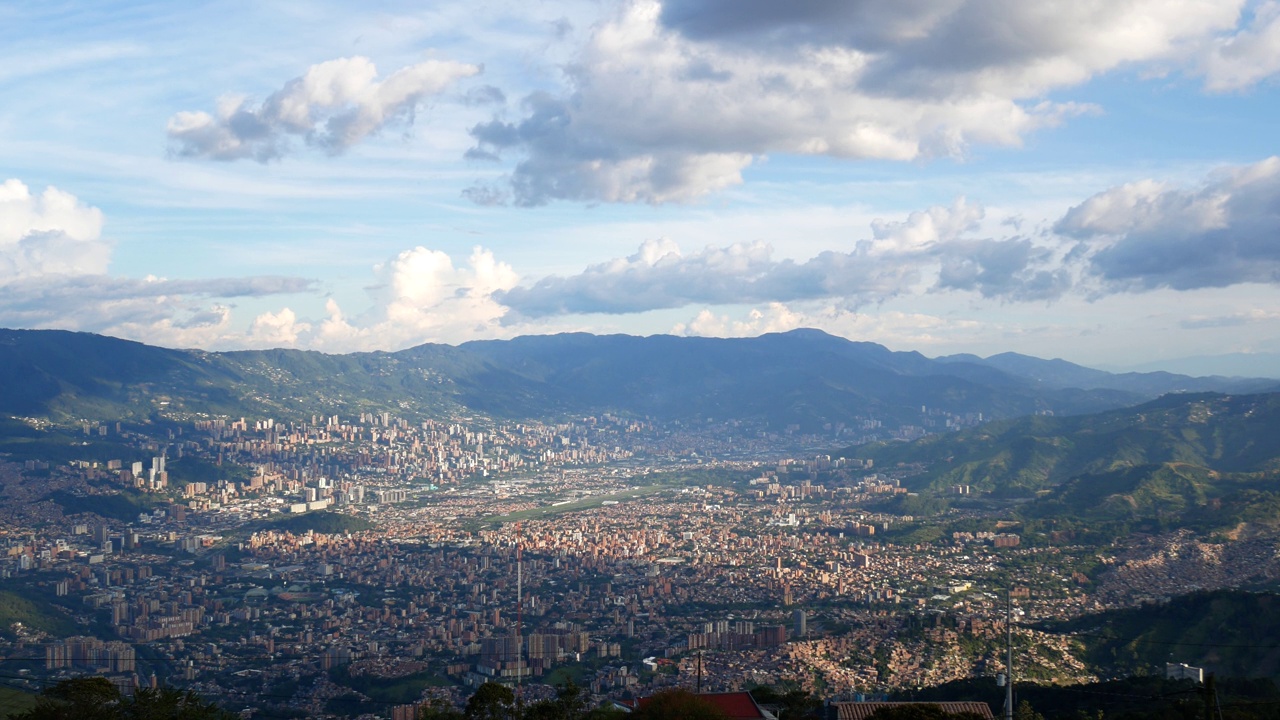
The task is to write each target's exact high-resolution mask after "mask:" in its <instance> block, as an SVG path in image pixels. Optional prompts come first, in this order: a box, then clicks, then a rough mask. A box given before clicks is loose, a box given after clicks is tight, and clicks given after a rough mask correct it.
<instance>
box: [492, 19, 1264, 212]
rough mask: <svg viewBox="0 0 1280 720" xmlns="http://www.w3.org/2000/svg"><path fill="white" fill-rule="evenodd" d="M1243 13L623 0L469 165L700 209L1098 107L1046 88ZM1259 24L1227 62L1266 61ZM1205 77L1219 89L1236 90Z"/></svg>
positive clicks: (521, 180) (954, 149)
mask: <svg viewBox="0 0 1280 720" xmlns="http://www.w3.org/2000/svg"><path fill="white" fill-rule="evenodd" d="M1243 5H1244V0H1217V1H1210V2H1203V1H1202V0H1119V1H1117V2H1109V3H1059V2H1046V1H1043V0H1030V1H1029V0H944V2H924V1H922V0H909V1H908V2H899V3H891V4H884V3H870V2H847V3H834V2H822V1H819V0H799V1H797V2H786V3H778V2H769V1H768V0H665V2H658V1H657V0H627V1H626V2H624V3H623V4H622V7H621V9H620V10H619V11H618V13H617V15H616V16H614V17H611V18H610V19H609V20H607V21H606V22H603V23H601V24H599V25H598V26H596V27H595V28H594V30H593V32H592V34H591V36H590V37H589V39H588V40H587V41H586V43H585V45H584V47H583V48H582V50H581V52H580V53H579V55H578V57H577V58H576V60H575V61H574V62H573V63H571V64H570V65H569V66H568V68H567V70H566V72H567V80H568V86H569V87H568V89H567V90H566V91H565V92H563V93H558V94H557V93H547V92H538V93H534V94H532V95H530V96H528V97H526V98H525V99H524V103H523V104H524V114H523V116H522V117H521V118H519V119H516V120H510V119H506V118H503V117H495V118H494V120H492V121H491V122H487V123H481V124H479V125H476V126H475V127H473V128H472V130H471V134H472V136H473V137H474V138H475V140H476V146H475V147H474V148H473V149H472V151H471V152H470V153H469V156H470V157H473V158H485V159H495V158H502V157H506V156H512V157H513V158H515V160H516V164H515V166H514V168H513V170H512V172H511V175H510V178H509V193H510V199H511V201H513V202H515V203H516V204H520V205H539V204H543V203H547V202H550V201H553V200H581V201H606V202H649V203H662V202H673V201H674V202H680V201H687V200H692V199H695V198H698V197H700V196H702V195H705V194H706V193H709V192H712V191H715V190H718V189H722V188H725V187H728V186H731V185H734V184H737V183H740V182H742V173H743V171H744V170H745V169H746V168H747V167H748V166H749V165H750V164H751V163H752V162H754V161H755V160H756V159H757V158H758V157H760V156H762V155H765V154H768V153H790V154H800V155H825V156H830V157H838V158H850V159H889V160H914V159H919V158H936V157H955V156H963V155H964V154H965V153H966V151H967V149H968V148H969V147H970V146H972V145H975V144H981V145H1004V146H1010V145H1017V144H1019V143H1020V142H1021V141H1022V139H1023V138H1024V137H1025V136H1026V135H1027V134H1028V133H1029V132H1032V131H1034V130H1035V129H1037V128H1041V127H1045V126H1049V125H1054V124H1057V123H1060V122H1062V121H1063V120H1064V119H1065V118H1067V117H1070V116H1072V115H1075V114H1078V113H1081V112H1091V111H1093V110H1094V108H1092V107H1090V106H1087V105H1079V104H1074V103H1071V102H1054V101H1050V100H1047V99H1046V96H1047V95H1048V93H1050V92H1052V91H1055V90H1059V89H1062V88H1066V87H1070V86H1074V85H1078V84H1080V83H1083V82H1085V81H1087V80H1088V79H1090V78H1091V77H1094V76H1096V75H1098V74H1100V73H1105V72H1108V71H1111V70H1114V69H1117V68H1122V67H1129V66H1143V67H1153V66H1154V65H1156V64H1172V65H1177V66H1187V65H1188V64H1194V63H1195V62H1198V60H1195V58H1198V57H1200V56H1202V55H1203V54H1204V53H1205V52H1207V50H1206V49H1205V48H1206V43H1209V41H1210V40H1212V39H1214V38H1217V37H1219V36H1221V35H1225V34H1229V33H1231V32H1233V31H1235V30H1236V28H1237V25H1238V24H1239V22H1240V18H1241V8H1242V7H1243ZM1259 23H1261V21H1259ZM1259 23H1255V25H1259ZM1263 25H1265V24H1263ZM1263 25H1259V27H1257V28H1256V29H1252V30H1248V31H1247V32H1244V31H1242V32H1241V34H1239V35H1238V37H1236V38H1235V39H1234V40H1233V41H1232V42H1231V43H1227V44H1224V45H1222V46H1221V48H1220V50H1221V53H1226V52H1227V49H1226V48H1227V46H1228V45H1230V46H1231V47H1233V48H1235V49H1234V50H1232V52H1235V53H1236V54H1237V55H1240V56H1242V57H1248V58H1253V57H1255V56H1258V55H1259V54H1264V53H1266V52H1268V51H1269V49H1271V48H1274V46H1275V44H1274V43H1271V44H1270V45H1268V39H1269V38H1270V35H1267V34H1266V33H1267V32H1270V30H1269V28H1270V25H1265V27H1264V26H1263ZM1251 27H1252V26H1251ZM1249 32H1252V33H1254V34H1253V35H1250V34H1248V33H1249ZM1255 36H1256V37H1255ZM1246 47H1248V48H1250V49H1249V50H1247V51H1246V50H1245V48H1246ZM1197 53H1199V55H1197ZM1224 57H1225V55H1224ZM1206 72H1207V73H1208V74H1207V75H1206V77H1207V78H1208V79H1207V81H1206V82H1207V83H1208V84H1210V85H1211V86H1212V85H1213V83H1215V82H1218V81H1217V80H1215V78H1220V77H1226V76H1227V72H1226V71H1225V70H1213V71H1212V72H1209V71H1206ZM1273 72H1274V69H1271V70H1268V69H1263V70H1260V71H1259V73H1258V77H1261V76H1263V75H1267V74H1270V73H1273ZM1256 79H1257V78H1254V77H1252V76H1251V77H1248V78H1242V79H1241V80H1240V82H1242V83H1246V84H1247V83H1249V82H1253V81H1255V80H1256ZM478 197H481V198H484V199H486V200H488V199H492V198H494V197H495V194H494V193H493V192H488V193H483V194H479V195H478Z"/></svg>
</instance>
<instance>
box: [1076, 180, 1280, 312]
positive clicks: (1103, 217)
mask: <svg viewBox="0 0 1280 720" xmlns="http://www.w3.org/2000/svg"><path fill="white" fill-rule="evenodd" d="M1055 230H1056V231H1057V232H1059V233H1061V234H1063V235H1066V236H1069V237H1073V238H1077V239H1079V240H1080V241H1081V242H1082V243H1083V247H1084V248H1085V249H1084V252H1085V253H1087V255H1088V258H1089V260H1088V262H1089V272H1090V274H1091V275H1093V276H1094V277H1096V278H1097V279H1098V280H1099V281H1100V282H1101V283H1102V284H1103V289H1104V291H1120V290H1143V289H1152V288H1158V287H1169V288H1173V289H1175V290H1188V289H1193V288H1203V287H1225V286H1228V285H1234V284H1238V283H1248V282H1254V283H1271V284H1275V283H1280V243H1277V242H1276V238H1277V237H1280V157H1272V158H1268V159H1266V160H1263V161H1261V162H1258V163H1255V164H1253V165H1247V166H1242V167H1235V168H1229V169H1226V170H1223V171H1221V172H1219V173H1217V174H1216V175H1215V176H1214V177H1212V178H1210V179H1209V180H1208V181H1207V182H1205V183H1204V184H1203V185H1201V186H1200V187H1198V188H1194V189H1186V188H1179V187H1173V186H1170V185H1167V184H1163V183H1158V182H1154V181H1150V180H1147V181H1142V182H1136V183H1131V184H1127V185H1122V186H1119V187H1115V188H1111V189H1110V190H1106V191H1104V192H1101V193H1098V194H1097V195H1094V196H1093V197H1091V198H1089V199H1087V200H1085V201H1084V202H1083V203H1081V204H1079V205H1077V206H1075V207H1073V208H1071V209H1070V210H1069V211H1068V212H1067V213H1066V214H1065V215H1064V216H1063V217H1062V218H1061V219H1060V220H1059V221H1058V222H1057V224H1056V226H1055Z"/></svg>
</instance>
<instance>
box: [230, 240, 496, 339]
mask: <svg viewBox="0 0 1280 720" xmlns="http://www.w3.org/2000/svg"><path fill="white" fill-rule="evenodd" d="M374 275H375V276H376V277H377V280H378V284H377V285H376V286H374V287H373V288H372V290H371V296H372V300H373V306H372V307H371V308H369V309H368V310H366V311H365V312H363V313H361V314H359V315H356V316H354V317H349V316H348V315H347V314H346V313H344V312H343V310H342V308H341V307H339V305H338V303H336V302H334V301H333V300H330V301H329V302H328V303H327V304H326V314H327V317H326V318H325V319H323V320H321V321H319V322H313V323H299V322H296V321H295V322H291V323H290V324H289V326H288V331H289V332H290V333H292V335H293V337H292V340H293V342H292V343H290V345H291V346H300V347H308V348H313V349H320V350H328V351H338V352H350V351H352V350H376V349H383V350H385V349H388V348H395V349H399V348H404V347H409V346H411V345H417V344H421V343H423V342H428V341H431V342H462V341H465V340H472V339H475V338H477V337H496V336H505V335H508V334H511V331H510V330H509V329H506V328H503V327H502V326H501V321H502V319H503V316H504V315H506V313H507V308H505V307H504V306H502V305H501V304H499V303H498V302H497V301H496V300H494V298H493V296H494V294H495V293H498V292H501V291H504V290H509V289H510V288H512V287H514V286H515V285H516V283H518V282H519V280H520V278H519V276H518V275H516V273H515V271H514V270H512V269H511V266H510V265H508V264H506V263H503V262H499V261H498V260H497V259H496V258H495V257H494V256H493V253H492V252H490V251H489V250H486V249H484V248H480V247H477V248H475V249H474V250H473V251H472V253H471V256H470V257H469V258H468V259H467V264H466V265H465V266H463V267H456V266H455V265H454V263H453V259H452V258H450V257H449V256H448V255H447V254H445V253H443V252H440V251H439V250H431V249H428V248H425V247H421V246H419V247H415V248H413V249H411V250H405V251H404V252H401V253H400V254H398V255H397V256H396V257H394V258H392V259H391V260H390V261H388V262H386V263H383V264H381V265H378V266H376V267H375V268H374ZM289 317H290V320H293V317H292V314H291V313H290V316H289ZM259 321H261V322H262V323H263V324H271V323H276V324H278V323H279V322H280V318H279V315H278V314H276V315H268V316H264V317H260V318H259ZM255 324H257V322H255Z"/></svg>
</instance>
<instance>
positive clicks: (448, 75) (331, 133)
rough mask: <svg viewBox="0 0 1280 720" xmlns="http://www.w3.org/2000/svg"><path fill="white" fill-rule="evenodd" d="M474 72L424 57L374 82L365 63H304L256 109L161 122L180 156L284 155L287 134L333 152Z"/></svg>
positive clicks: (245, 104) (241, 102)
mask: <svg viewBox="0 0 1280 720" xmlns="http://www.w3.org/2000/svg"><path fill="white" fill-rule="evenodd" d="M479 72H480V68H479V67H477V66H475V65H467V64H464V63H458V62H451V61H445V60H428V61H426V62H422V63H418V64H417V65H410V66H409V67H405V68H401V69H400V70H397V71H396V72H394V73H392V74H391V75H389V76H387V77H385V78H383V79H381V80H379V79H378V70H377V67H375V66H374V64H373V62H372V61H371V60H369V59H368V58H365V57H350V58H339V59H337V60H330V61H328V62H323V63H319V64H317V65H312V66H311V67H310V68H309V69H308V70H307V72H306V73H304V74H303V75H302V76H301V77H297V78H294V79H293V80H290V81H289V82H287V83H285V85H284V87H282V88H281V89H279V90H277V91H276V92H274V93H272V94H271V95H270V96H269V97H267V99H266V100H264V101H262V103H261V104H259V105H257V106H256V107H255V106H254V104H253V103H251V102H250V101H249V100H248V98H245V97H242V96H225V97H223V98H221V99H220V100H219V101H218V103H217V108H216V110H215V112H214V113H213V114H210V113H208V112H204V111H183V112H179V113H177V114H175V115H174V116H173V117H172V118H170V119H169V124H168V134H169V138H170V140H171V141H172V143H173V147H174V151H175V152H176V153H177V154H178V155H181V156H185V157H201V158H210V159H214V160H240V159H244V158H252V159H254V160H258V161H259V162H266V161H268V160H273V159H276V158H279V157H281V156H283V155H284V154H285V153H286V152H288V151H289V149H290V147H291V139H292V138H293V137H301V138H303V139H305V141H306V142H307V143H308V144H310V145H314V146H316V147H319V148H322V149H324V150H325V151H327V152H329V153H341V152H342V151H344V150H346V149H347V148H349V147H351V146H352V145H354V144H356V143H358V142H360V141H361V140H363V139H364V138H366V137H368V136H369V135H372V134H374V133H377V132H378V131H379V130H381V129H382V128H384V127H386V126H387V125H389V124H392V123H398V122H404V123H412V122H413V118H414V113H415V112H416V110H417V108H418V106H419V105H420V104H421V103H422V101H423V100H424V99H426V98H427V97H429V96H432V95H437V94H439V93H440V92H442V91H443V90H445V89H446V88H447V87H448V86H449V85H451V84H453V83H454V82H455V81H457V80H460V79H462V78H466V77H471V76H473V75H476V74H477V73H479ZM500 96H501V93H500V92H499V93H498V94H497V95H496V96H495V95H494V93H492V92H489V93H487V94H485V93H481V95H479V96H477V99H478V100H479V99H481V98H486V97H487V98H488V100H489V101H492V100H494V99H495V98H496V97H500Z"/></svg>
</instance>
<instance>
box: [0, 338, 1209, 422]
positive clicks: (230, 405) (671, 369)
mask: <svg viewBox="0 0 1280 720" xmlns="http://www.w3.org/2000/svg"><path fill="white" fill-rule="evenodd" d="M1091 372H1094V373H1097V372H1100V371H1091ZM1104 375H1105V373H1104ZM1206 382H1207V383H1208V384H1209V385H1211V386H1215V387H1216V385H1214V384H1215V383H1216V382H1217V381H1206ZM1122 384H1123V383H1121V385H1122ZM1150 397H1151V394H1150V392H1149V389H1148V390H1145V391H1142V392H1134V391H1129V390H1126V389H1123V388H1115V387H1110V388H1081V387H1065V386H1054V387H1049V386H1046V385H1045V384H1043V383H1038V382H1036V381H1035V380H1034V379H1030V378H1028V377H1024V376H1021V375H1018V374H1016V373H1010V372H1006V371H1004V370H1001V369H999V368H996V367H990V366H985V365H982V364H980V363H971V362H955V361H951V362H943V361H938V360H931V359H929V358H926V357H925V356H923V355H920V354H919V353H914V352H894V351H890V350H888V349H887V348H885V347H883V346H880V345H876V344H874V343H866V342H852V341H849V340H845V339H842V338H837V337H833V336H831V335H827V334H826V333H823V332H820V331H816V330H797V331H792V332H788V333H776V334H770V335H763V336H760V337H757V338H743V339H718V338H688V337H674V336H663V335H659V336H652V337H632V336H625V335H611V336H597V335H588V334H582V333H577V334H563V335H544V336H526V337H519V338H515V339H513V340H504V341H496V340H494V341H476V342H469V343H464V344H462V345H459V346H456V347H455V346H450V345H436V344H428V345H421V346H418V347H414V348H410V349H407V350H402V351H399V352H366V353H351V354H346V355H328V354H324V353H319V352H314V351H299V350H261V351H235V352H223V353H218V352H206V351H197V350H170V349H164V348H155V347H150V346H147V345H143V344H141V343H136V342H131V341H126V340H118V339H115V338H109V337H104V336H98V335H92V334H87V333H72V332H65V331H56V330H0V413H4V414H9V415H16V416H40V417H50V418H54V419H61V420H74V419H79V418H83V419H90V420H93V419H100V420H116V419H130V420H140V421H145V420H149V419H157V418H177V419H186V418H190V417H192V416H200V415H224V416H275V417H300V418H301V417H309V416H310V415H312V414H335V413H341V414H346V415H350V414H351V413H357V412H378V411H391V412H394V413H395V414H397V415H400V416H404V417H409V418H415V417H428V416H430V417H441V416H452V415H469V414H481V415H489V416H493V417H498V418H512V419H528V418H551V417H565V416H572V415H582V414H596V413H600V412H618V413H624V414H630V415H634V416H649V417H655V418H660V419H677V420H683V419H704V418H708V417H711V418H716V419H721V420H725V419H741V420H758V421H762V422H766V423H768V424H770V425H788V424H799V425H802V426H805V427H810V428H815V427H818V426H821V425H823V424H835V423H841V422H844V423H850V422H854V421H856V420H857V419H858V418H866V417H875V418H877V419H882V420H885V421H887V422H890V423H918V422H920V420H921V416H922V408H929V409H934V410H941V411H946V412H950V413H954V414H966V413H971V414H974V415H976V414H977V413H982V414H983V416H984V417H988V418H1007V417H1017V416H1022V415H1029V414H1033V413H1043V412H1053V413H1057V414H1078V413H1088V412H1097V411H1100V410H1107V409H1112V408H1117V407H1123V406H1126V405H1131V404H1133V403H1135V402H1139V401H1141V400H1143V399H1149V398H1150Z"/></svg>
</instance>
